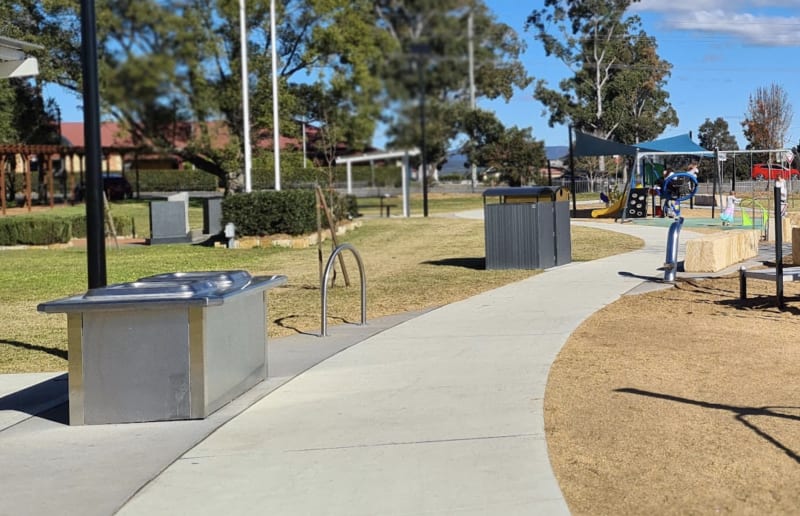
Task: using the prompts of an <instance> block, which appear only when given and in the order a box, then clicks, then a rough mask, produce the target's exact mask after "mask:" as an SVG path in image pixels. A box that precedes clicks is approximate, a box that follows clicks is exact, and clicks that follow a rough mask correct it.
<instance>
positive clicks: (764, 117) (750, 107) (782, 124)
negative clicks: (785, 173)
mask: <svg viewBox="0 0 800 516" xmlns="http://www.w3.org/2000/svg"><path fill="white" fill-rule="evenodd" d="M793 114H794V113H793V109H792V104H791V103H790V102H789V98H788V95H787V93H786V90H784V89H783V87H781V86H780V85H778V84H771V85H770V86H768V87H760V88H757V89H756V91H755V92H754V93H753V94H751V95H750V98H749V100H748V103H747V113H745V119H744V120H743V121H742V127H743V128H744V137H745V138H747V141H748V142H749V145H748V148H749V149H782V148H783V146H784V145H785V144H786V139H787V138H786V136H787V132H788V130H789V126H791V124H792V117H793Z"/></svg>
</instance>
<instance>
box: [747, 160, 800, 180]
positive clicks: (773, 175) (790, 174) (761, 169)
mask: <svg viewBox="0 0 800 516" xmlns="http://www.w3.org/2000/svg"><path fill="white" fill-rule="evenodd" d="M751 177H752V178H753V179H757V180H759V181H763V180H764V179H767V178H769V179H771V180H775V179H777V178H778V177H783V178H784V179H798V178H800V171H798V170H797V169H796V168H789V167H787V166H785V165H778V164H777V163H773V164H771V165H768V164H767V163H756V164H755V165H753V170H752V171H751Z"/></svg>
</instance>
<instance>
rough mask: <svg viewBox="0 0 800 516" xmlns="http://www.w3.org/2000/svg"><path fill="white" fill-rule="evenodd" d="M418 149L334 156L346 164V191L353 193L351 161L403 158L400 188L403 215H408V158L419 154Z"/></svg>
mask: <svg viewBox="0 0 800 516" xmlns="http://www.w3.org/2000/svg"><path fill="white" fill-rule="evenodd" d="M419 153H420V150H419V149H416V148H414V149H406V150H402V151H388V152H373V153H369V154H362V155H360V156H345V157H341V158H336V163H337V164H339V163H345V164H346V165H347V193H348V194H352V193H353V163H362V162H365V161H378V160H384V159H397V158H403V161H402V163H401V165H400V173H401V175H402V190H403V217H410V216H411V210H410V208H409V181H410V176H411V174H410V168H409V164H408V160H409V158H410V157H411V156H417V155H419Z"/></svg>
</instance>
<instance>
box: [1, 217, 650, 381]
mask: <svg viewBox="0 0 800 516" xmlns="http://www.w3.org/2000/svg"><path fill="white" fill-rule="evenodd" d="M461 202H462V201H453V203H454V204H453V205H458V206H470V205H469V204H460V203H461ZM463 202H467V201H463ZM469 202H473V201H469ZM116 206H118V207H116ZM116 206H112V210H115V209H118V210H120V211H121V210H132V213H135V210H141V207H139V206H137V205H136V204H135V203H131V205H128V203H120V204H118V205H116ZM433 206H434V205H432V207H433ZM451 206H452V205H451ZM436 209H437V211H438V207H437V208H436ZM431 211H433V209H432V210H431ZM134 216H141V214H140V213H139V214H134ZM343 241H347V242H350V243H351V244H353V245H354V246H355V247H356V248H357V249H358V251H359V253H360V255H361V257H362V259H363V261H364V264H365V269H366V276H367V290H368V292H367V299H368V306H367V316H368V318H370V319H372V318H376V317H380V316H384V315H388V314H394V313H401V312H405V311H411V310H419V309H423V308H430V307H435V306H441V305H443V304H447V303H452V302H454V301H457V300H460V299H464V298H466V297H469V296H471V295H474V294H477V293H479V292H482V291H486V290H490V289H492V288H496V287H498V286H501V285H505V284H507V283H510V282H514V281H518V280H520V279H523V278H526V277H529V276H531V275H532V274H536V273H537V272H538V271H530V270H510V271H488V270H485V269H484V264H483V261H484V256H485V248H484V234H483V222H482V221H480V220H465V219H453V218H440V217H432V218H427V219H424V218H411V219H404V218H392V219H385V218H384V219H378V218H375V219H365V220H363V221H362V226H361V227H360V228H358V229H355V230H354V231H351V232H349V233H347V234H346V235H344V236H342V237H340V242H343ZM572 245H573V260H575V261H579V260H591V259H596V258H601V257H603V256H608V255H612V254H616V253H620V252H625V251H627V250H632V249H636V248H638V247H640V246H641V241H640V240H638V239H636V238H631V237H628V236H625V235H621V234H618V233H614V232H608V231H601V230H595V229H588V228H582V227H573V228H572ZM330 251H331V248H330V243H329V242H326V243H325V246H324V250H323V255H324V258H325V259H327V256H328V255H329V253H330ZM0 256H2V260H3V267H2V268H0V306H2V307H3V311H2V314H1V315H0V324H2V327H3V332H2V337H1V338H0V373H7V372H34V371H57V370H64V369H66V316H64V315H63V314H52V315H46V314H42V313H39V312H37V311H36V306H37V304H39V303H41V302H44V301H49V300H53V299H57V298H60V297H64V296H68V295H72V294H80V293H83V292H85V291H86V288H87V272H86V271H87V260H86V252H85V250H84V249H79V248H66V249H38V248H37V249H17V250H3V251H0ZM343 256H345V259H346V265H347V268H348V272H349V275H350V278H351V280H352V281H353V283H354V284H353V285H352V286H351V288H344V287H343V286H342V279H341V274H340V275H339V278H338V280H337V282H336V286H335V287H334V288H333V289H331V291H330V293H329V308H328V312H329V316H330V320H329V323H330V324H338V323H340V322H343V321H348V322H357V321H358V320H359V314H360V300H359V288H358V272H357V267H356V263H355V261H354V259H353V258H352V257H351V256H350V255H349V253H344V255H343ZM106 262H107V271H108V283H109V284H111V283H119V282H125V281H131V280H135V279H137V278H140V277H143V276H148V275H152V274H157V273H163V272H175V271H185V272H188V271H201V270H235V269H243V270H247V271H249V272H250V273H251V274H253V275H266V274H283V275H286V276H287V277H288V278H289V282H288V284H287V285H286V286H284V287H280V288H277V289H274V290H273V291H270V294H269V320H270V323H269V334H270V336H271V337H279V336H283V335H289V334H293V333H296V332H297V331H310V332H317V331H319V326H320V319H319V317H320V315H319V313H320V290H319V271H320V261H319V253H318V250H317V249H316V248H309V249H284V248H265V249H222V248H212V247H203V246H192V245H185V244H183V245H160V246H144V245H134V246H127V247H122V248H121V249H118V250H117V249H114V248H113V247H109V248H108V249H107V252H106ZM420 286H425V288H420ZM543 295H545V293H543Z"/></svg>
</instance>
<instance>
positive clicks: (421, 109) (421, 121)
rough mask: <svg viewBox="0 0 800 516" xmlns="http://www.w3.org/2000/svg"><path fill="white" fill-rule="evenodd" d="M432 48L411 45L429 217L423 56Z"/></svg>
mask: <svg viewBox="0 0 800 516" xmlns="http://www.w3.org/2000/svg"><path fill="white" fill-rule="evenodd" d="M430 50H431V49H430V46H429V45H427V44H425V43H417V44H414V45H411V51H412V52H413V53H415V54H417V70H418V71H419V88H420V91H419V125H420V138H421V140H422V148H421V149H420V157H421V159H422V216H423V217H427V216H428V162H427V159H426V155H425V154H426V153H425V67H424V66H423V61H424V58H423V56H424V55H426V54H428V53H430Z"/></svg>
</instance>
